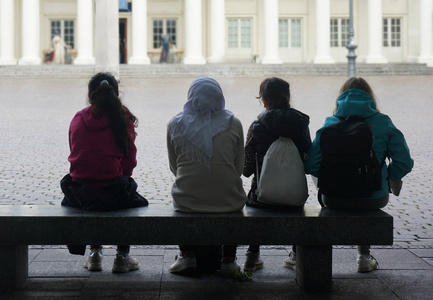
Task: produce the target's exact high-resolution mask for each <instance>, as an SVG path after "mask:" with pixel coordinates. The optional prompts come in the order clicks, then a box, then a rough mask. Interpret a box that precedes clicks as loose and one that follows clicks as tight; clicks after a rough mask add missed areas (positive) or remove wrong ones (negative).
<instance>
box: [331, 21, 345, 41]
mask: <svg viewBox="0 0 433 300" xmlns="http://www.w3.org/2000/svg"><path fill="white" fill-rule="evenodd" d="M330 26H331V27H330V29H331V30H330V31H331V38H330V44H331V47H346V45H347V44H349V19H343V18H332V19H331V24H330Z"/></svg>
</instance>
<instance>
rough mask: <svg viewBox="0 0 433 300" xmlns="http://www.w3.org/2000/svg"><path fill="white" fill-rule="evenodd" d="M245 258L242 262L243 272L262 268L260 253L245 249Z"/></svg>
mask: <svg viewBox="0 0 433 300" xmlns="http://www.w3.org/2000/svg"><path fill="white" fill-rule="evenodd" d="M246 255H247V260H246V261H245V263H244V271H245V272H254V271H255V270H258V269H261V268H263V264H264V263H263V260H262V259H261V258H260V253H252V252H250V251H247V254H246Z"/></svg>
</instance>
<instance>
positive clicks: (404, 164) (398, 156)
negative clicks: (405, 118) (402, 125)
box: [388, 123, 414, 181]
mask: <svg viewBox="0 0 433 300" xmlns="http://www.w3.org/2000/svg"><path fill="white" fill-rule="evenodd" d="M388 156H389V158H390V159H391V163H390V164H389V166H388V172H389V179H390V180H391V181H398V180H400V179H402V178H403V177H404V176H405V175H406V174H408V173H409V172H410V171H412V168H413V165H414V162H413V159H412V158H411V157H410V152H409V147H408V146H407V144H406V140H405V138H404V136H403V133H401V131H400V130H398V129H397V128H396V127H395V126H394V124H392V123H391V136H390V139H389V143H388Z"/></svg>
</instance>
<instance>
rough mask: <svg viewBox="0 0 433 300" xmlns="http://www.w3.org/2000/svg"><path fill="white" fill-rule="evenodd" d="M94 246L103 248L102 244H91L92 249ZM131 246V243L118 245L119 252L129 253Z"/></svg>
mask: <svg viewBox="0 0 433 300" xmlns="http://www.w3.org/2000/svg"><path fill="white" fill-rule="evenodd" d="M93 248H96V249H102V245H90V249H93ZM130 248H131V247H130V246H129V245H117V252H119V253H124V254H129V250H130Z"/></svg>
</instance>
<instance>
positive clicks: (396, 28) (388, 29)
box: [383, 18, 401, 47]
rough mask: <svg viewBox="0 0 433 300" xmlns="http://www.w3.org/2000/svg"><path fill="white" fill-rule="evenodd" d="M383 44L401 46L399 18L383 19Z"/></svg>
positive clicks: (385, 45)
mask: <svg viewBox="0 0 433 300" xmlns="http://www.w3.org/2000/svg"><path fill="white" fill-rule="evenodd" d="M383 46H384V47H401V19H397V18H384V19H383Z"/></svg>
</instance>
